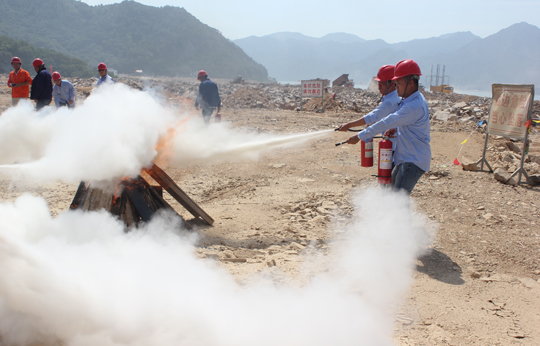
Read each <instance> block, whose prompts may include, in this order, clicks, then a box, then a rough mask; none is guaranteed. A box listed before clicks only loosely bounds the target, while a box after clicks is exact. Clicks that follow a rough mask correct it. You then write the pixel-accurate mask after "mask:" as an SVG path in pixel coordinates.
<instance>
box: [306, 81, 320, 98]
mask: <svg viewBox="0 0 540 346" xmlns="http://www.w3.org/2000/svg"><path fill="white" fill-rule="evenodd" d="M301 85H302V97H303V98H304V97H308V98H309V97H322V96H323V89H324V87H323V81H322V80H303V81H302V83H301Z"/></svg>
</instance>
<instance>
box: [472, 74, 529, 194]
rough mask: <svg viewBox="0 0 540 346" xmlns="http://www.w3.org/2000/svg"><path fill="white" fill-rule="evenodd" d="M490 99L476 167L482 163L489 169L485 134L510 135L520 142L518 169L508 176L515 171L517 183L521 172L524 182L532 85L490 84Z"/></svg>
mask: <svg viewBox="0 0 540 346" xmlns="http://www.w3.org/2000/svg"><path fill="white" fill-rule="evenodd" d="M492 93H493V97H492V102H491V109H490V111H489V117H488V125H487V129H486V141H485V143H484V152H483V154H482V158H481V159H480V160H479V161H478V162H477V164H478V163H482V166H481V167H480V170H481V171H483V170H484V163H485V164H486V165H487V166H488V167H489V171H490V172H493V169H492V168H491V166H490V165H489V163H488V162H487V160H486V149H487V143H488V139H489V135H496V136H503V137H506V138H514V139H517V140H519V141H522V142H523V148H522V151H521V164H520V166H519V168H518V169H517V170H516V171H515V172H514V173H512V176H511V178H513V177H514V176H515V175H516V174H519V177H518V184H520V183H521V174H522V173H523V174H524V175H525V178H526V179H527V182H528V183H531V179H530V178H529V176H528V175H527V172H526V171H525V169H523V162H524V161H525V155H526V153H527V152H528V146H529V143H528V137H529V127H530V125H531V122H530V120H531V115H532V108H533V99H534V85H515V84H493V85H492Z"/></svg>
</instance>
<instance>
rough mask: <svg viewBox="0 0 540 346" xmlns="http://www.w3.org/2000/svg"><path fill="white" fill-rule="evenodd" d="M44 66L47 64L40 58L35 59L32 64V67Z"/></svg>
mask: <svg viewBox="0 0 540 346" xmlns="http://www.w3.org/2000/svg"><path fill="white" fill-rule="evenodd" d="M43 64H45V63H44V62H43V60H41V59H40V58H35V59H34V62H33V63H32V65H33V66H34V67H38V66H41V65H43Z"/></svg>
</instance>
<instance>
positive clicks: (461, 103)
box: [454, 102, 467, 108]
mask: <svg viewBox="0 0 540 346" xmlns="http://www.w3.org/2000/svg"><path fill="white" fill-rule="evenodd" d="M463 107H467V104H466V103H465V102H458V103H456V104H454V108H463Z"/></svg>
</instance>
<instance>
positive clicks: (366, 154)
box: [360, 139, 373, 167]
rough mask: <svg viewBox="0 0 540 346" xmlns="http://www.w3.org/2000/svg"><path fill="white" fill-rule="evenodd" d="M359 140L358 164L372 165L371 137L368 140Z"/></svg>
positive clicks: (363, 165)
mask: <svg viewBox="0 0 540 346" xmlns="http://www.w3.org/2000/svg"><path fill="white" fill-rule="evenodd" d="M360 142H361V144H360V145H361V157H360V164H361V166H362V167H373V139H372V140H370V141H369V142H367V143H366V142H364V141H360Z"/></svg>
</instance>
